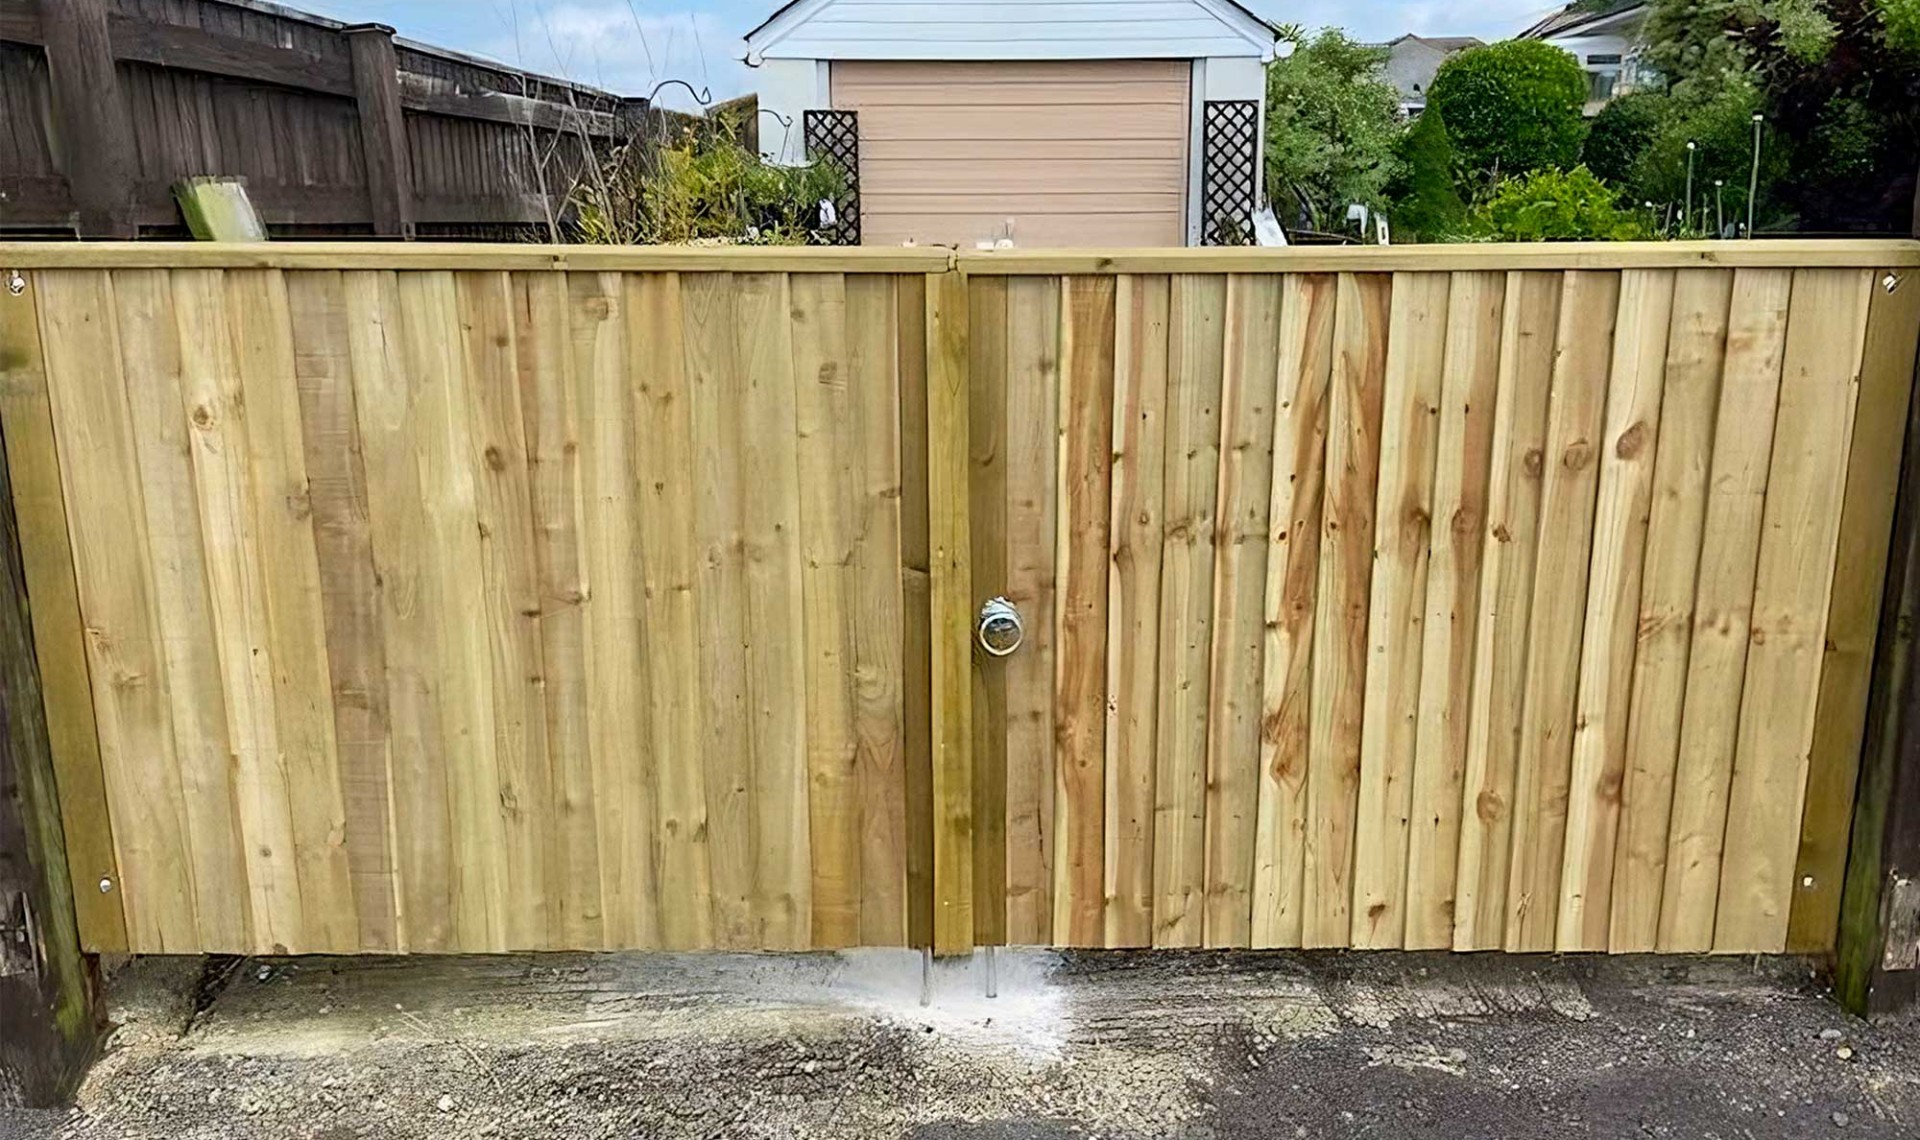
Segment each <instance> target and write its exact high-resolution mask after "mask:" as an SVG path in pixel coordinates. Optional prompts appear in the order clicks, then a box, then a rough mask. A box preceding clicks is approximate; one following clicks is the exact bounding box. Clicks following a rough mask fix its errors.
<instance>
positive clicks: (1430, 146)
mask: <svg viewBox="0 0 1920 1140" xmlns="http://www.w3.org/2000/svg"><path fill="white" fill-rule="evenodd" d="M1399 150H1400V177H1398V178H1397V179H1395V180H1394V184H1393V186H1392V187H1391V193H1392V196H1393V201H1394V205H1393V211H1392V213H1393V221H1394V230H1395V232H1396V233H1398V234H1404V235H1406V236H1407V237H1411V238H1418V239H1419V240H1421V241H1438V240H1440V239H1442V238H1445V237H1447V236H1449V235H1450V234H1453V233H1454V232H1456V231H1457V230H1459V228H1460V223H1461V222H1463V221H1464V220H1465V219H1466V216H1467V204H1466V203H1465V202H1463V201H1461V199H1460V191H1459V190H1457V189H1456V188H1455V187H1454V184H1453V180H1454V165H1455V162H1456V160H1455V157H1454V153H1453V140H1452V138H1451V137H1449V136H1448V134H1447V119H1446V116H1445V115H1442V114H1441V113H1440V111H1439V109H1437V108H1433V107H1429V108H1427V110H1425V111H1424V112H1422V113H1421V115H1420V117H1419V118H1416V119H1415V120H1414V121H1413V125H1412V126H1411V127H1409V128H1407V133H1406V134H1404V135H1402V136H1401V137H1400V147H1399Z"/></svg>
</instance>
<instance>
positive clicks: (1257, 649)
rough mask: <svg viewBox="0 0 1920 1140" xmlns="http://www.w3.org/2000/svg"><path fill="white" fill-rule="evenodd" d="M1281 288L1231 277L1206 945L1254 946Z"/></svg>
mask: <svg viewBox="0 0 1920 1140" xmlns="http://www.w3.org/2000/svg"><path fill="white" fill-rule="evenodd" d="M1280 285H1281V282H1280V281H1279V280H1278V279H1276V278H1272V277H1265V278H1262V277H1253V276H1249V275H1245V274H1241V275H1236V276H1232V277H1229V278H1227V337H1226V347H1225V355H1224V359H1225V365H1226V367H1225V372H1224V380H1223V382H1222V385H1221V394H1220V491H1219V495H1218V498H1217V504H1218V505H1217V508H1216V509H1217V515H1216V517H1217V520H1218V521H1217V524H1216V527H1215V538H1214V566H1213V655H1212V661H1211V665H1210V672H1211V677H1210V679H1209V681H1208V686H1207V701H1208V704H1207V801H1206V816H1207V820H1206V822H1207V844H1206V859H1207V863H1206V868H1207V894H1206V899H1207V903H1206V916H1205V922H1204V925H1203V931H1202V933H1203V938H1202V941H1203V943H1204V944H1205V945H1208V946H1249V945H1251V944H1252V939H1253V868H1254V858H1255V856H1254V841H1255V838H1256V835H1257V832H1258V828H1259V817H1260V812H1259V805H1260V725H1261V718H1262V698H1263V690H1262V687H1261V670H1260V662H1261V653H1262V652H1263V651H1264V650H1265V648H1266V588H1267V547H1268V537H1269V536H1268V532H1267V523H1268V518H1269V511H1270V508H1271V505H1272V502H1273V432H1274V406H1275V402H1276V399H1275V398H1276V396H1277V395H1278V391H1277V388H1276V385H1275V377H1276V376H1277V375H1278V374H1279V360H1280V342H1279V335H1280V304H1281V291H1280Z"/></svg>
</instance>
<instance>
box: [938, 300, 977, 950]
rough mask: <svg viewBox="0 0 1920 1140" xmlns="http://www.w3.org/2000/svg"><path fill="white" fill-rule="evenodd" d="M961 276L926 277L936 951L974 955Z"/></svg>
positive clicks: (968, 539)
mask: <svg viewBox="0 0 1920 1140" xmlns="http://www.w3.org/2000/svg"><path fill="white" fill-rule="evenodd" d="M967 361H968V313H967V279H966V276H965V275H964V274H962V273H959V272H951V271H950V272H947V273H930V274H928V275H927V529H928V538H929V542H930V548H931V555H932V557H931V558H930V560H929V566H928V576H929V589H930V593H931V601H930V605H929V609H930V612H931V617H930V622H929V624H930V629H931V633H932V637H931V641H932V659H933V668H932V676H933V707H932V721H933V950H934V953H936V954H964V953H967V952H968V951H970V950H972V949H973V606H974V599H973V574H972V566H971V559H972V543H973V539H972V532H971V529H970V527H969V513H970V506H969V504H970V487H971V484H970V483H969V471H968V463H969V459H970V456H969V450H970V449H969V445H968V440H969V438H970V436H969V415H970V413H969V411H968V401H967V371H968V370H967Z"/></svg>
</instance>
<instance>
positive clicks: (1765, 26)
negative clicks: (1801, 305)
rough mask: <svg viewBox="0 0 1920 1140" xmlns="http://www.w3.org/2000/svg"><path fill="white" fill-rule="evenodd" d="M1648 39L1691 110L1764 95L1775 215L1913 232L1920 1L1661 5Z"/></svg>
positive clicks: (1919, 121)
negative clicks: (1729, 91) (1734, 91)
mask: <svg viewBox="0 0 1920 1140" xmlns="http://www.w3.org/2000/svg"><path fill="white" fill-rule="evenodd" d="M1642 36H1643V38H1644V40H1645V47H1644V50H1643V55H1642V58H1643V59H1644V60H1645V61H1646V62H1648V63H1649V64H1651V65H1652V66H1653V68H1654V69H1655V70H1656V71H1657V72H1658V73H1659V74H1660V75H1662V76H1664V77H1665V80H1666V83H1667V89H1668V92H1669V94H1671V95H1672V96H1673V97H1674V98H1675V99H1677V100H1679V101H1680V105H1681V106H1683V107H1690V108H1700V107H1707V106H1710V105H1712V104H1714V103H1715V102H1716V96H1717V94H1718V93H1719V92H1720V91H1721V90H1722V89H1724V88H1727V87H1729V86H1731V85H1732V84H1734V83H1742V82H1743V83H1745V84H1747V85H1748V86H1750V87H1751V88H1752V89H1753V91H1754V92H1755V93H1756V96H1755V99H1754V105H1755V107H1756V108H1757V110H1758V112H1759V113H1760V114H1761V115H1762V117H1763V119H1764V125H1765V131H1764V135H1765V140H1766V141H1765V149H1766V152H1767V154H1768V155H1770V156H1772V157H1773V158H1774V159H1776V160H1777V163H1775V162H1770V163H1769V166H1771V167H1773V169H1774V171H1775V172H1777V173H1778V174H1779V175H1780V176H1779V177H1777V178H1773V179H1770V178H1769V177H1768V171H1765V170H1763V172H1762V181H1761V194H1760V208H1761V211H1762V212H1763V213H1765V214H1771V215H1773V216H1774V217H1775V218H1776V219H1777V220H1778V221H1797V224H1798V226H1799V227H1800V228H1802V229H1808V230H1840V229H1878V230H1899V231H1904V230H1905V229H1906V227H1907V225H1908V224H1909V221H1910V218H1911V211H1912V201H1913V193H1914V166H1915V162H1914V159H1913V156H1914V155H1915V154H1917V153H1920V0H1652V3H1651V5H1650V7H1649V9H1648V16H1647V21H1646V24H1645V25H1644V27H1643V29H1642ZM1748 129H1749V131H1750V130H1751V122H1749V124H1748ZM1749 137H1750V136H1749ZM1789 170H1790V171H1791V172H1792V177H1790V178H1789V177H1785V176H1784V172H1786V171H1789ZM1742 181H1744V170H1743V171H1742ZM1729 185H1730V186H1731V185H1732V183H1731V182H1729Z"/></svg>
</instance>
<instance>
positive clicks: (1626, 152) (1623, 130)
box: [1580, 91, 1666, 186]
mask: <svg viewBox="0 0 1920 1140" xmlns="http://www.w3.org/2000/svg"><path fill="white" fill-rule="evenodd" d="M1665 106H1666V97H1665V96H1664V95H1661V94H1660V93H1659V92H1657V91H1635V92H1632V93H1630V94H1627V95H1622V96H1620V97H1619V98H1618V99H1615V100H1614V101H1613V102H1611V103H1608V104H1607V105H1606V106H1605V107H1602V108H1601V109H1600V113H1599V114H1598V115H1595V116H1594V117H1593V122H1592V123H1591V124H1590V125H1589V126H1588V127H1587V139H1586V142H1584V143H1583V144H1581V147H1580V162H1581V163H1582V165H1584V166H1585V167H1586V168H1587V169H1588V170H1591V171H1593V174H1594V177H1596V178H1598V179H1600V180H1601V181H1603V182H1612V183H1615V184H1617V185H1622V186H1624V185H1628V184H1630V183H1631V182H1632V180H1633V166H1634V163H1636V162H1638V161H1639V160H1640V155H1641V154H1642V153H1644V152H1645V151H1646V149H1647V146H1648V145H1649V144H1650V143H1652V142H1653V136H1654V132H1655V131H1657V130H1659V128H1660V120H1661V113H1662V111H1663V110H1664V109H1665Z"/></svg>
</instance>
